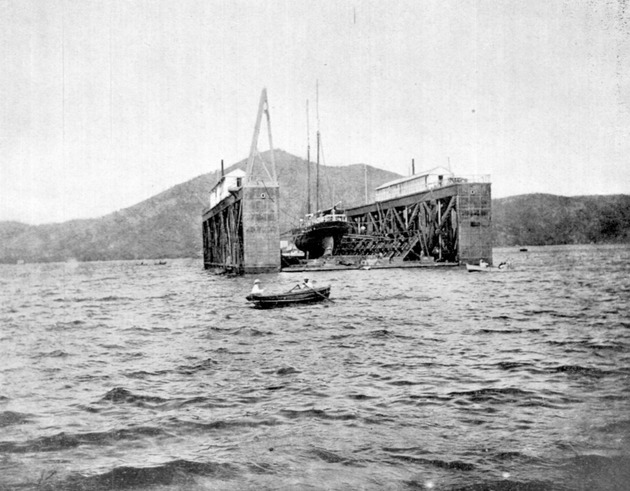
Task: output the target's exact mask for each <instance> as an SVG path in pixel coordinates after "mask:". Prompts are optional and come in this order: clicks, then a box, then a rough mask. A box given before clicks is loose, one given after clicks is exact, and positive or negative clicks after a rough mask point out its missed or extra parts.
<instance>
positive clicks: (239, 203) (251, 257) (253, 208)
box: [203, 90, 492, 273]
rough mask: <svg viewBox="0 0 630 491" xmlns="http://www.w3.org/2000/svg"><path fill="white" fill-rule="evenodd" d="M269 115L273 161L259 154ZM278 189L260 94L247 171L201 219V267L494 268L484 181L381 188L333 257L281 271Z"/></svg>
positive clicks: (444, 179) (410, 182) (226, 184)
mask: <svg viewBox="0 0 630 491" xmlns="http://www.w3.org/2000/svg"><path fill="white" fill-rule="evenodd" d="M263 115H264V116H266V122H267V127H268V132H269V146H270V150H271V152H270V155H271V162H267V163H265V162H264V161H263V160H262V158H261V157H260V155H259V154H258V151H257V140H258V134H259V131H260V124H261V121H262V117H263ZM279 194H280V193H279V186H278V181H277V178H276V170H275V162H274V158H273V144H272V141H271V127H270V121H269V111H268V104H267V94H266V91H264V90H263V93H262V95H261V99H260V106H259V110H258V118H257V121H256V126H255V130H254V141H253V142H252V148H251V152H250V157H249V160H248V163H247V171H246V172H244V173H243V172H242V171H236V172H233V173H231V174H228V175H227V176H225V175H222V177H221V180H220V181H219V183H218V184H217V185H216V186H215V187H214V188H213V190H212V192H211V198H210V208H208V209H207V210H205V211H204V213H203V254H204V267H205V268H207V269H211V268H215V269H220V270H224V271H232V272H236V273H262V272H273V271H280V270H281V269H282V270H283V271H296V272H297V271H325V270H331V269H332V270H335V269H378V268H409V267H429V268H435V267H445V266H457V265H459V264H462V263H478V262H479V261H480V260H481V259H484V260H485V261H486V262H488V263H489V264H492V228H491V227H492V199H491V184H490V179H489V177H487V176H477V177H455V176H454V175H453V174H452V173H451V172H450V170H447V169H442V168H435V169H432V170H431V171H428V172H426V173H424V174H418V175H412V176H409V177H405V178H402V179H399V180H397V181H393V182H391V183H387V184H384V185H383V186H381V187H379V188H378V189H377V190H376V201H375V202H374V203H370V204H366V205H363V206H358V207H355V208H351V209H346V210H345V213H346V216H347V219H348V222H349V223H350V225H351V230H352V231H351V233H350V234H348V235H346V236H344V237H343V239H342V240H341V241H340V242H339V243H338V244H335V247H334V249H333V254H332V255H331V256H326V257H323V258H319V259H315V260H308V261H298V262H297V263H296V264H292V265H287V266H286V267H282V263H281V254H280V247H279V246H280V234H279Z"/></svg>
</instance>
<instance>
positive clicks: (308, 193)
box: [306, 99, 311, 215]
mask: <svg viewBox="0 0 630 491" xmlns="http://www.w3.org/2000/svg"><path fill="white" fill-rule="evenodd" d="M308 120H309V118H308V99H306V213H307V214H308V215H310V214H311V137H310V134H311V130H310V126H309V121H308Z"/></svg>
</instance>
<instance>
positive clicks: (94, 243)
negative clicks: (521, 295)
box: [0, 150, 630, 263]
mask: <svg viewBox="0 0 630 491" xmlns="http://www.w3.org/2000/svg"><path fill="white" fill-rule="evenodd" d="M263 156H265V154H263ZM275 160H276V167H277V172H278V179H279V182H280V230H281V232H288V231H289V230H290V229H291V227H293V226H295V225H296V224H297V223H298V220H299V218H300V217H301V216H303V215H304V213H305V212H306V195H307V192H306V191H307V190H306V182H307V177H306V176H307V167H306V161H305V160H303V159H301V158H299V157H296V156H294V155H291V154H289V153H287V152H284V151H282V150H276V151H275ZM245 165H246V159H244V160H241V161H240V162H238V163H236V164H234V165H232V166H230V167H228V168H227V169H226V173H227V172H230V171H231V170H233V169H236V168H241V169H244V168H245ZM311 176H312V179H311V188H312V189H311V196H312V197H314V196H315V164H314V163H311ZM219 177H220V172H219V171H214V172H209V173H207V174H203V175H201V176H198V177H196V178H194V179H191V180H189V181H187V182H184V183H182V184H178V185H176V186H173V187H172V188H170V189H168V190H166V191H164V192H162V193H159V194H157V195H155V196H153V197H151V198H149V199H147V200H145V201H142V202H140V203H138V204H136V205H134V206H131V207H129V208H125V209H123V210H120V211H117V212H114V213H110V214H108V215H105V216H103V217H100V218H93V219H84V220H71V221H68V222H63V223H57V224H45V225H27V224H23V223H19V222H14V221H7V222H0V263H15V262H17V261H18V260H24V261H26V262H48V261H66V260H68V259H76V260H79V261H107V260H116V259H137V260H139V259H166V258H176V257H200V256H201V247H202V246H201V244H202V237H201V214H202V211H203V209H204V208H206V207H207V206H208V201H209V193H210V190H211V189H212V187H213V186H214V185H215V184H216V182H217V181H218V180H219ZM399 177H401V176H400V175H399V174H395V173H393V172H388V171H385V170H382V169H378V168H374V167H371V166H369V165H364V164H354V165H348V166H343V167H335V166H322V167H321V168H320V187H321V192H320V196H321V203H320V206H321V207H325V206H329V205H332V204H334V203H336V202H338V201H342V203H343V206H344V207H352V206H358V205H361V204H364V203H365V202H366V188H367V202H372V201H373V200H374V190H375V188H376V187H378V186H380V185H381V184H383V183H385V182H388V181H391V180H394V179H397V178H399ZM366 183H367V186H366ZM312 201H313V203H314V201H315V200H314V198H313V199H312ZM313 206H314V204H313ZM492 206H493V209H492V219H493V237H494V245H495V246H513V245H545V244H569V243H591V242H595V243H598V242H630V195H613V196H579V197H571V198H567V197H563V196H555V195H548V194H527V195H520V196H512V197H508V198H500V199H495V200H493V201H492Z"/></svg>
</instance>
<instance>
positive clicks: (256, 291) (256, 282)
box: [252, 280, 265, 295]
mask: <svg viewBox="0 0 630 491" xmlns="http://www.w3.org/2000/svg"><path fill="white" fill-rule="evenodd" d="M264 291H265V290H264V289H263V288H260V280H254V286H253V287H252V295H260V294H262V292H264Z"/></svg>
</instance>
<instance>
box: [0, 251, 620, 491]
mask: <svg viewBox="0 0 630 491" xmlns="http://www.w3.org/2000/svg"><path fill="white" fill-rule="evenodd" d="M494 256H495V262H498V261H500V260H503V259H509V260H511V261H512V263H513V265H514V267H515V268H514V270H513V271H511V272H508V273H492V274H479V273H477V274H470V273H467V272H466V271H465V270H462V269H459V268H457V269H449V270H443V269H442V270H418V269H416V270H388V271H384V270H370V271H345V272H326V273H312V274H311V279H313V280H315V282H316V284H320V285H321V284H326V283H330V284H331V285H332V294H331V299H332V300H333V302H325V303H321V304H316V305H310V306H297V307H292V308H285V309H275V310H269V311H260V310H256V309H253V308H251V307H249V306H248V304H247V302H246V301H245V295H246V294H247V293H248V291H249V289H250V287H251V284H252V280H253V278H252V277H251V276H250V277H243V278H226V277H221V276H214V275H212V274H210V273H209V272H205V271H204V270H203V269H202V265H201V262H200V261H198V260H194V261H193V260H177V261H169V262H168V263H167V264H166V265H156V264H153V262H149V263H148V264H147V265H141V264H139V263H138V262H101V263H64V264H61V263H57V264H26V265H21V266H17V265H15V266H13V265H12V266H0V325H1V327H0V489H70V490H73V489H86V490H91V489H129V488H133V489H140V490H142V489H168V490H170V489H191V490H202V489H308V490H320V489H321V490H323V489H326V490H328V489H332V490H348V489H369V490H371V489H374V490H379V489H392V490H414V489H448V490H454V489H456V490H483V489H495V490H512V489H519V490H547V489H553V490H555V489H559V490H565V489H585V490H586V489H589V490H590V489H601V490H610V489H618V490H621V489H624V490H625V489H630V316H629V313H628V311H629V304H630V246H628V245H626V246H605V247H604V246H571V247H548V248H530V250H529V252H526V253H523V252H518V251H517V250H514V249H512V250H508V249H498V250H495V253H494ZM260 278H261V279H262V280H263V283H264V286H265V287H266V288H267V289H268V290H270V289H278V290H280V289H283V288H286V287H288V286H292V285H293V284H295V283H296V282H297V281H299V280H300V279H301V275H300V276H296V275H295V274H290V273H281V274H275V275H263V276H261V277H260Z"/></svg>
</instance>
